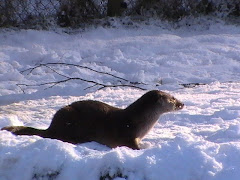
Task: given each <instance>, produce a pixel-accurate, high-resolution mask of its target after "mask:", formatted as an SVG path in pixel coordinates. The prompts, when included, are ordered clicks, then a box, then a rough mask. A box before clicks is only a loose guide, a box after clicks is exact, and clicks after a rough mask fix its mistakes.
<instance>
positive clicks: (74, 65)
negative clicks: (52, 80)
mask: <svg viewBox="0 0 240 180" xmlns="http://www.w3.org/2000/svg"><path fill="white" fill-rule="evenodd" d="M52 65H61V66H73V67H77V68H81V69H87V70H90V71H93V72H96V73H99V74H105V75H108V76H112V77H114V78H117V79H120V80H123V81H125V82H129V80H127V79H124V78H122V77H119V76H116V75H114V74H111V73H108V72H103V71H98V70H95V69H92V68H90V67H87V66H82V65H78V64H72V63H45V64H39V65H36V66H35V67H32V68H28V69H25V70H23V71H21V73H24V72H27V71H29V73H28V74H31V73H32V72H33V71H34V70H35V69H37V68H39V67H42V66H45V67H48V68H49V66H52Z"/></svg>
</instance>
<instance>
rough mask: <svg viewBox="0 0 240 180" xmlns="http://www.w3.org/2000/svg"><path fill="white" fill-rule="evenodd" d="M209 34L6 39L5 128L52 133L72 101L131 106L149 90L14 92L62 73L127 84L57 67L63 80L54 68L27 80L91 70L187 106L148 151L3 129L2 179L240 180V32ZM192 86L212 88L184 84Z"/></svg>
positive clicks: (146, 142)
mask: <svg viewBox="0 0 240 180" xmlns="http://www.w3.org/2000/svg"><path fill="white" fill-rule="evenodd" d="M202 27H203V26H200V25H195V26H194V27H188V28H186V27H182V28H180V29H177V30H174V29H172V30H171V29H165V28H163V27H159V26H155V25H148V26H147V25H142V26H139V27H136V28H130V27H121V26H118V28H108V29H107V28H100V27H99V28H96V29H95V28H92V29H89V30H88V31H84V32H81V31H79V32H73V33H71V34H66V33H64V32H62V31H61V30H59V31H57V32H53V31H35V30H21V31H2V32H0V95H1V96H0V128H2V127H4V126H9V125H25V126H32V127H36V128H47V127H48V125H49V123H50V121H51V118H52V116H53V114H54V113H55V112H56V110H58V109H59V108H61V107H63V106H65V105H67V104H70V103H71V102H73V101H77V100H82V99H95V100H100V101H103V102H106V103H109V104H111V105H114V106H118V107H122V108H124V107H126V106H127V105H129V104H130V103H131V102H133V101H134V100H136V99H137V98H139V97H140V96H141V95H142V94H144V93H145V92H146V91H142V90H138V89H133V88H105V89H102V90H99V91H96V89H97V88H98V87H93V88H90V89H87V90H84V89H85V88H86V87H89V86H91V85H92V84H88V83H85V82H82V81H78V80H75V81H70V82H67V83H62V84H59V85H57V86H54V87H52V88H47V87H49V86H44V87H42V86H41V87H32V86H31V87H25V86H21V87H22V89H21V88H19V87H18V86H16V84H19V83H23V84H41V83H45V82H52V81H58V80H62V79H63V76H61V75H64V76H69V77H81V78H84V79H88V80H94V81H96V82H99V83H105V84H116V83H119V82H118V80H117V79H115V78H113V77H111V76H108V75H104V74H99V73H94V72H92V71H89V70H86V69H79V68H76V67H65V66H53V67H52V68H54V69H55V70H56V71H57V72H58V73H56V72H54V71H52V70H51V69H49V68H47V67H41V68H37V69H35V70H34V71H32V72H31V73H29V72H24V73H23V74H21V73H20V72H21V71H22V70H25V69H27V68H30V67H32V66H34V65H36V64H39V63H48V62H55V63H57V62H65V63H74V64H79V65H84V66H89V67H91V68H93V69H95V70H98V71H104V72H108V73H111V74H114V75H117V76H119V77H122V78H125V79H128V80H130V81H132V82H143V83H145V84H147V85H141V87H143V88H146V89H149V90H150V89H160V90H163V91H166V92H169V93H170V94H173V95H174V96H175V97H176V98H178V99H180V100H181V101H183V102H184V103H185V105H186V106H185V108H184V109H183V110H181V111H179V112H175V113H169V114H166V115H163V116H162V117H160V119H159V122H158V124H157V125H156V126H155V127H154V128H153V129H152V130H151V131H150V133H149V134H148V135H147V136H146V137H145V138H144V139H143V141H142V144H141V146H142V149H141V150H132V149H129V148H126V147H118V148H115V149H109V148H108V147H105V146H103V145H100V144H97V143H95V142H90V143H85V144H78V145H72V144H69V143H64V142H61V141H58V140H52V139H44V138H40V137H38V136H18V137H17V136H14V135H12V134H11V133H9V132H6V131H0V180H32V179H34V180H40V179H46V180H48V179H56V180H66V179H71V180H79V179H81V180H99V179H101V180H103V179H107V178H109V179H115V180H124V179H128V180H179V179H181V180H227V179H228V180H239V177H240V27H236V26H232V25H223V24H222V23H216V24H213V25H211V26H209V27H208V28H205V27H204V28H202ZM59 74H61V75H59ZM188 83H204V84H206V85H201V86H196V87H190V88H184V87H183V86H181V85H180V84H188ZM156 85H157V86H156ZM45 88H47V89H46V90H44V89H45ZM22 90H24V91H25V93H26V94H23V93H22Z"/></svg>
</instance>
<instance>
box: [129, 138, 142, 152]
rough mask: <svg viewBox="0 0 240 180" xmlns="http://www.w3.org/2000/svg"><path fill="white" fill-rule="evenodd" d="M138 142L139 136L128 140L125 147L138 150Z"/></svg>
mask: <svg viewBox="0 0 240 180" xmlns="http://www.w3.org/2000/svg"><path fill="white" fill-rule="evenodd" d="M139 142H140V139H139V138H135V139H133V140H130V141H128V142H127V143H126V146H127V147H130V148H132V149H134V150H139V149H140V147H139Z"/></svg>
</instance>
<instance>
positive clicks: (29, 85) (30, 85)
mask: <svg viewBox="0 0 240 180" xmlns="http://www.w3.org/2000/svg"><path fill="white" fill-rule="evenodd" d="M71 80H80V81H84V82H88V83H92V84H94V85H92V86H89V87H87V88H85V89H84V90H86V89H89V88H92V87H95V86H101V87H100V88H99V89H98V90H101V89H104V88H109V87H131V88H136V89H140V90H146V89H144V88H141V87H137V86H134V85H127V84H119V85H107V84H102V83H98V82H96V81H91V80H86V79H82V78H67V79H64V80H61V81H53V82H47V83H40V84H17V86H18V87H20V88H21V86H26V87H35V86H45V85H51V86H50V87H48V88H52V87H54V86H56V85H58V84H60V83H64V82H67V81H71ZM48 88H46V89H48ZM21 90H22V91H23V92H24V93H25V91H24V90H23V89H22V88H21Z"/></svg>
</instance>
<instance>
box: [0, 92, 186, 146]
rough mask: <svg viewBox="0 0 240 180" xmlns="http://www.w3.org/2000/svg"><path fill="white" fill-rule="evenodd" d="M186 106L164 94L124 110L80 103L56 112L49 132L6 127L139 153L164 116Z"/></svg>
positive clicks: (147, 96) (149, 94)
mask: <svg viewBox="0 0 240 180" xmlns="http://www.w3.org/2000/svg"><path fill="white" fill-rule="evenodd" d="M183 106H184V105H183V103H181V102H180V101H179V100H177V99H175V98H174V97H173V96H171V95H169V94H167V93H164V92H162V91H158V90H153V91H149V92H147V93H146V94H144V95H143V96H142V97H141V98H139V99H138V100H137V101H135V102H134V103H132V104H131V105H129V106H128V107H127V108H125V109H120V108H117V107H113V106H110V105H108V104H106V103H103V102H99V101H92V100H86V101H77V102H74V103H72V104H71V105H68V106H65V107H63V108H61V109H60V110H59V111H57V112H56V114H55V115H54V117H53V119H52V122H51V124H50V126H49V128H48V129H46V130H40V129H35V128H31V127H24V126H11V127H5V128H3V129H2V130H8V131H10V132H12V133H13V134H16V135H38V136H41V137H45V138H52V139H59V140H62V141H65V142H70V143H73V144H77V143H84V142H90V141H96V142H98V143H101V144H105V145H107V146H109V147H111V148H114V147H117V146H127V147H130V148H132V149H139V141H140V140H141V139H142V138H143V137H144V136H145V135H146V134H147V133H148V131H150V130H151V128H152V127H153V126H154V124H155V123H156V122H157V120H158V119H159V117H160V115H161V114H163V113H167V112H171V111H176V110H180V109H182V108H183Z"/></svg>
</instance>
